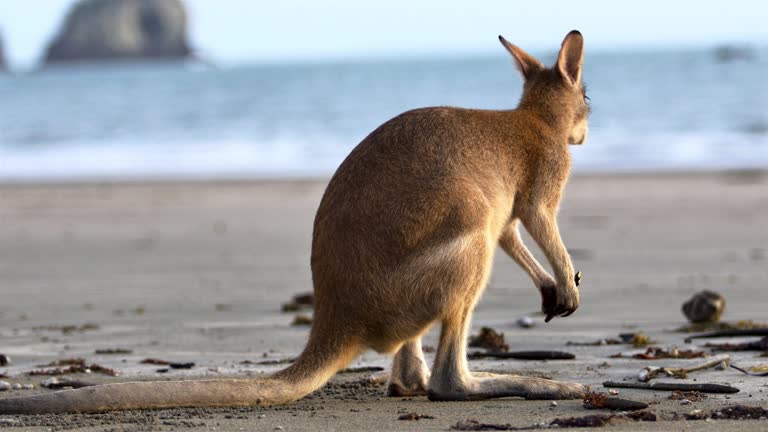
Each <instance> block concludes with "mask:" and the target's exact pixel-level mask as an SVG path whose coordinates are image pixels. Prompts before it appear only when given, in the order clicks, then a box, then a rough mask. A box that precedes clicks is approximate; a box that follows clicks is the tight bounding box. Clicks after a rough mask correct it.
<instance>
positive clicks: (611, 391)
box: [608, 389, 619, 396]
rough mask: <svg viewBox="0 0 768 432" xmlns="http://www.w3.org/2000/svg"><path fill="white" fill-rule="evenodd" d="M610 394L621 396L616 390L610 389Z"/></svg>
mask: <svg viewBox="0 0 768 432" xmlns="http://www.w3.org/2000/svg"><path fill="white" fill-rule="evenodd" d="M608 394H610V395H613V396H616V395H617V394H619V391H618V390H616V389H610V390H608Z"/></svg>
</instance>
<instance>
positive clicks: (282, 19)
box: [0, 0, 768, 68]
mask: <svg viewBox="0 0 768 432" xmlns="http://www.w3.org/2000/svg"><path fill="white" fill-rule="evenodd" d="M75 1H76V0H0V32H2V35H3V39H4V42H5V48H6V56H7V57H9V60H10V62H11V63H12V64H13V66H14V67H21V68H23V67H31V66H34V65H35V64H36V63H37V62H38V61H39V59H40V58H41V56H42V52H43V50H44V49H45V46H46V44H47V42H48V41H49V40H50V38H51V37H52V36H53V35H54V34H55V33H56V31H57V30H58V28H59V26H60V24H61V21H62V18H63V17H64V15H65V13H66V11H67V9H68V8H69V7H70V6H71V5H72V4H73V3H75ZM185 3H186V5H187V7H188V10H189V15H190V34H191V41H192V44H193V46H194V47H195V48H196V49H197V50H198V51H199V52H200V53H201V54H203V55H204V56H206V57H208V58H211V59H212V60H214V61H218V62H222V63H245V62H282V61H303V60H310V61H322V60H324V59H355V58H366V59H369V58H377V57H399V56H450V55H454V54H462V55H465V54H478V55H484V54H488V53H493V52H495V50H497V49H498V46H497V44H498V41H497V39H496V36H497V35H498V34H503V35H504V36H505V37H507V39H509V40H510V41H512V42H513V43H516V44H518V45H520V46H522V47H523V48H526V49H528V50H531V51H535V50H539V49H549V50H553V49H555V48H557V46H558V45H559V42H560V41H561V40H562V37H563V36H564V35H565V34H566V33H567V32H568V31H569V30H571V29H574V28H575V29H578V30H580V31H581V32H582V33H583V34H584V37H585V40H586V44H587V46H588V47H589V48H591V49H592V50H593V51H595V50H619V49H634V48H657V47H670V48H677V47H699V46H712V45H715V44H719V43H752V44H758V45H768V25H767V24H766V23H767V22H768V1H763V0H729V1H727V2H724V1H717V2H715V1H705V0H644V1H618V0H610V1H609V0H594V1H589V0H583V1H578V2H577V1H561V0H549V1H530V0H528V1H516V0H476V1H470V0H386V1H362V0H323V1H317V0H279V1H271V0H186V1H185Z"/></svg>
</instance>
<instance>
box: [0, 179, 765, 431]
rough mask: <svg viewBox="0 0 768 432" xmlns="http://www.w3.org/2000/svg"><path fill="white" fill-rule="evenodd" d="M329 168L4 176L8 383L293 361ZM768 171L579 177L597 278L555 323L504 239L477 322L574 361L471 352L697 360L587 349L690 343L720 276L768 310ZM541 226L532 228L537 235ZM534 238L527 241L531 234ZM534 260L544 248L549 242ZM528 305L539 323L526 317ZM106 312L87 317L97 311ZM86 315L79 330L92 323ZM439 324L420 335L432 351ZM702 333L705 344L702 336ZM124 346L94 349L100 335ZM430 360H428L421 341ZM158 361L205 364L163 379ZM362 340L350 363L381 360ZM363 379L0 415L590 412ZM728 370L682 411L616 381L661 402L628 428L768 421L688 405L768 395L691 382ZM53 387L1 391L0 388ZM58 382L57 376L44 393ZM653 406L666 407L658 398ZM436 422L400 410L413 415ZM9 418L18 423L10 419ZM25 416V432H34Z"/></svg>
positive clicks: (567, 219)
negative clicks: (70, 360) (104, 177)
mask: <svg viewBox="0 0 768 432" xmlns="http://www.w3.org/2000/svg"><path fill="white" fill-rule="evenodd" d="M324 186H325V182H324V181H323V180H317V181H309V180H307V181H241V182H235V181H231V182H184V183H173V182H166V183H151V182H145V183H120V184H96V183H92V184H58V185H45V184H41V185H29V184H27V185H0V287H1V288H0V296H1V297H0V353H2V354H6V355H9V356H10V357H11V358H12V360H13V363H12V364H11V365H10V366H8V367H0V373H3V374H7V375H9V378H0V380H5V381H9V382H13V383H15V382H19V383H34V384H36V385H38V387H39V383H40V381H42V380H43V379H45V378H46V377H28V376H25V375H24V373H25V372H27V371H29V370H31V369H34V368H35V367H36V366H37V365H42V364H46V363H48V362H50V361H52V360H55V359H59V358H67V357H85V358H87V360H88V362H89V363H98V364H101V365H104V366H107V367H112V368H115V369H118V370H119V371H120V372H121V376H120V377H118V378H112V377H105V376H101V375H98V374H91V375H75V376H73V378H77V379H82V380H90V381H98V382H114V381H119V380H129V379H175V378H179V377H218V376H248V375H255V374H259V373H268V372H271V371H274V370H276V369H277V368H279V367H280V365H260V364H241V362H243V361H245V360H250V361H251V362H252V363H254V362H261V361H265V360H282V359H287V358H290V357H292V356H295V355H296V354H297V353H298V352H299V350H300V349H301V347H302V346H303V343H304V341H305V340H306V337H307V334H308V329H307V328H306V327H295V326H291V325H290V323H291V321H292V320H293V317H294V314H293V313H282V312H281V311H280V305H281V303H283V302H286V301H288V300H289V299H290V297H291V296H292V295H293V294H297V293H301V292H306V291H309V290H311V283H310V272H309V247H310V239H311V230H312V219H313V216H314V212H315V209H316V207H317V204H318V202H319V200H320V197H321V194H322V192H323V189H324ZM766 214H768V173H767V172H760V171H757V172H713V173H687V174H643V175H640V174H637V175H581V176H575V177H574V178H573V179H572V180H571V182H570V183H569V185H568V188H567V191H566V197H565V199H564V202H563V206H562V210H561V215H560V225H561V231H562V234H563V238H564V240H565V243H566V245H567V246H568V247H569V249H571V252H572V255H573V258H574V263H575V265H576V268H577V270H581V271H582V273H583V275H584V279H583V285H582V290H581V293H582V306H581V308H580V309H579V310H578V311H577V313H576V314H574V315H573V316H571V317H568V318H566V319H555V320H554V321H553V322H551V323H549V324H544V323H543V318H542V317H541V316H539V315H536V314H535V313H536V311H537V309H538V306H539V301H540V300H539V297H538V293H537V291H536V290H535V289H534V287H533V286H532V283H531V282H530V281H529V280H528V279H527V276H526V275H525V274H524V273H523V271H522V270H520V269H519V268H517V266H516V265H515V264H514V263H513V262H512V260H511V259H509V258H508V257H507V256H505V255H504V254H503V252H501V251H499V253H498V254H497V256H496V264H495V267H494V272H493V276H492V278H491V281H490V284H489V287H488V289H487V291H486V293H485V295H484V296H483V299H482V301H481V303H480V304H479V305H478V307H477V310H476V313H475V316H474V320H473V328H474V329H475V330H477V329H479V328H480V326H484V325H487V326H492V327H494V328H496V329H497V330H500V331H503V332H504V333H505V335H506V338H507V342H508V343H509V344H510V349H512V350H524V349H553V350H554V349H556V350H565V351H569V352H572V353H574V354H576V360H568V361H550V362H539V361H535V362H524V361H515V360H502V361H498V360H482V361H474V360H473V361H471V363H470V365H471V366H472V367H473V369H476V370H492V371H502V372H510V373H521V374H529V375H536V376H549V377H553V378H555V379H560V380H574V381H579V382H582V383H585V384H590V385H592V386H593V388H594V389H596V390H600V391H605V390H606V389H604V388H603V387H602V386H601V385H600V383H602V382H603V381H604V380H613V381H621V380H623V379H625V378H626V377H631V376H634V375H635V374H636V372H637V371H638V370H639V369H640V368H642V367H643V366H646V365H649V364H652V365H664V366H681V365H689V364H693V363H696V362H698V361H699V360H668V361H667V360H665V361H655V362H649V361H643V360H633V359H614V358H609V356H610V355H611V354H615V353H617V352H620V351H633V352H634V351H635V350H633V349H632V348H631V347H629V346H600V347H574V346H566V342H567V341H581V342H587V341H591V340H595V339H598V338H608V337H616V336H617V335H618V333H621V332H630V331H644V332H646V333H648V334H649V335H650V336H651V337H652V339H654V340H655V341H656V342H658V344H659V345H663V346H679V347H681V348H683V347H685V348H690V346H688V345H686V344H684V343H683V338H684V335H682V334H680V333H676V332H673V331H672V330H673V329H675V328H676V327H678V326H680V325H682V324H684V322H683V321H684V318H683V316H682V314H681V313H680V305H681V303H682V302H683V301H684V300H686V299H687V298H688V297H690V296H691V295H692V294H693V293H695V292H697V291H699V290H702V289H712V290H716V291H718V292H720V293H722V294H723V295H724V296H725V297H726V299H727V306H726V311H725V315H724V319H726V320H728V321H735V320H740V319H754V320H758V321H768V314H766V312H765V310H766V304H768V291H767V290H766V289H767V288H768V218H766ZM526 238H527V237H526ZM528 243H529V245H531V246H533V243H532V242H531V241H530V239H528ZM536 254H537V255H538V256H541V255H540V254H539V253H538V252H537V253H536ZM525 315H529V316H532V317H533V318H534V320H535V323H536V325H535V327H534V328H532V329H521V328H518V327H517V326H516V324H515V321H516V320H517V319H518V318H519V317H522V316H525ZM86 324H92V325H86ZM84 325H85V326H84ZM435 337H436V331H435V329H433V330H432V331H430V333H429V334H428V336H427V338H426V340H425V344H426V345H431V346H434V345H435V342H436V341H435ZM702 343H703V342H702ZM115 348H121V349H127V350H131V351H132V352H131V353H130V354H119V355H103V354H98V355H97V354H94V351H95V350H97V349H115ZM758 355H759V353H755V352H743V353H733V354H732V357H733V359H734V360H733V362H734V364H736V365H738V366H741V367H750V366H754V365H758V364H766V363H768V358H760V357H758ZM427 356H428V359H429V358H431V356H432V354H427ZM147 357H156V358H163V359H168V360H172V361H178V362H195V367H194V368H192V369H189V370H174V369H172V370H170V371H169V372H167V373H158V372H157V370H158V369H161V368H163V367H162V366H153V365H144V364H140V361H141V360H142V359H144V358H147ZM389 363H390V360H389V359H388V358H387V357H386V356H382V355H379V354H376V353H373V352H369V353H366V354H365V355H363V356H362V357H361V358H360V359H359V360H358V361H356V362H355V363H354V364H353V365H352V366H380V367H387V366H388V365H389ZM368 375H370V374H369V373H357V374H342V375H339V376H337V378H335V379H334V380H333V381H332V382H333V383H334V384H332V385H330V386H327V387H326V388H324V389H322V390H320V391H318V392H317V393H315V394H314V395H313V396H311V397H309V398H306V399H304V400H302V401H300V402H298V403H296V404H293V405H290V406H287V407H276V408H268V409H262V408H249V409H231V410H185V409H181V410H165V411H140V412H134V413H118V414H108V415H96V416H83V415H71V416H39V417H36V416H33V417H23V416H0V427H2V426H6V425H16V426H26V427H28V428H30V429H40V428H43V429H48V428H50V427H53V428H54V429H56V428H61V429H70V428H73V429H76V430H106V429H110V428H117V429H118V430H120V429H121V428H126V429H130V430H147V429H152V430H173V429H177V430H178V429H184V430H186V429H190V430H191V429H212V428H214V427H215V428H217V429H218V430H238V429H240V428H245V429H246V430H273V429H274V428H276V427H277V426H281V427H283V428H284V429H285V430H321V429H322V430H381V429H397V430H447V429H448V428H449V427H450V426H451V425H454V424H456V422H458V421H461V420H466V419H478V420H481V421H482V422H486V423H501V424H506V423H509V424H512V425H514V426H530V425H533V424H538V423H542V422H544V423H549V422H550V421H552V420H553V419H555V418H557V417H570V416H581V415H588V414H594V413H595V412H594V411H587V410H585V409H584V408H582V406H581V403H580V402H579V401H561V402H559V403H558V405H557V406H556V407H555V406H551V405H550V402H546V401H523V400H517V399H500V400H493V401H482V402H456V403H432V402H428V401H427V400H426V399H425V398H421V397H417V398H408V399H403V398H387V397H385V396H384V387H383V386H381V385H376V384H369V383H367V381H365V380H366V378H367V377H368ZM693 379H697V380H698V382H718V383H729V384H731V385H734V386H736V387H739V388H741V389H742V391H741V392H740V393H738V394H735V395H729V396H723V395H712V396H710V397H709V398H708V399H707V400H705V401H702V402H694V403H692V404H690V405H680V402H679V401H672V400H668V399H667V397H668V396H669V394H670V393H669V392H649V391H642V390H621V396H622V397H626V398H631V399H637V400H643V401H646V402H652V403H654V404H652V405H651V410H653V411H654V412H656V414H657V415H658V416H659V417H660V419H663V422H657V423H621V424H620V425H619V426H618V427H620V428H621V429H627V430H685V429H687V428H690V429H694V428H695V429H696V430H735V429H739V430H764V429H765V427H766V426H765V425H766V424H768V423H767V422H766V421H738V422H736V421H724V420H718V421H712V422H702V421H700V422H686V421H683V420H675V418H677V416H680V415H682V414H684V413H687V412H690V411H691V410H693V409H704V410H710V409H714V408H719V407H723V406H727V405H728V404H732V403H744V404H751V405H760V406H763V407H768V379H766V378H756V377H748V376H745V375H743V374H741V373H739V372H737V371H734V370H732V369H730V370H726V371H708V372H703V373H697V374H694V375H692V376H691V378H690V379H689V380H688V381H690V382H693ZM38 391H41V390H39V389H36V390H17V391H8V392H0V398H3V397H10V396H21V395H24V394H32V393H35V392H38ZM42 391H47V390H42ZM656 402H658V404H656ZM409 412H417V413H420V414H427V415H431V416H433V417H435V418H434V419H423V420H419V421H401V420H398V417H399V416H400V415H401V414H403V413H409ZM3 422H5V423H3ZM19 430H23V428H20V429H19Z"/></svg>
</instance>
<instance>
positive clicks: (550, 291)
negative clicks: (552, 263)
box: [541, 285, 579, 322]
mask: <svg viewBox="0 0 768 432" xmlns="http://www.w3.org/2000/svg"><path fill="white" fill-rule="evenodd" d="M578 308H579V291H578V289H576V288H575V287H570V286H560V285H550V286H543V287H541V310H542V311H543V312H544V313H545V314H546V315H547V317H546V318H545V319H544V321H546V322H549V321H550V320H551V319H552V318H554V317H556V316H562V317H567V316H568V315H570V314H572V313H573V312H575V311H576V309H578Z"/></svg>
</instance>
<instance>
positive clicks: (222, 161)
mask: <svg viewBox="0 0 768 432" xmlns="http://www.w3.org/2000/svg"><path fill="white" fill-rule="evenodd" d="M354 145H355V143H354V142H353V141H352V139H350V138H349V137H340V136H339V137H332V136H319V137H318V136H311V137H301V136H293V137H279V138H273V139H270V140H248V139H204V140H198V141H192V140H175V141H174V140H167V141H162V140H158V141H152V140H142V141H140V142H137V141H113V142H104V141H100V142H66V143H58V144H57V145H46V146H31V147H20V146H13V147H0V179H2V180H5V181H36V180H56V181H65V180H87V179H112V180H119V179H196V178H211V179H226V178H293V177H324V176H329V175H331V174H332V173H333V172H334V170H335V169H336V167H337V166H338V165H339V164H340V163H341V161H342V160H343V159H344V157H346V155H347V154H348V153H349V151H350V150H351V149H352V147H354ZM571 153H572V155H573V169H574V171H575V172H590V171H598V172H607V171H653V170H672V169H679V170H702V169H728V168H754V167H761V168H764V167H768V134H748V133H735V132H734V133H724V132H721V133H674V132H659V133H651V134H644V135H642V134H635V133H631V132H627V131H599V130H598V131H595V132H593V133H591V134H590V136H589V138H588V140H587V143H586V144H585V145H582V146H572V147H571Z"/></svg>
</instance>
